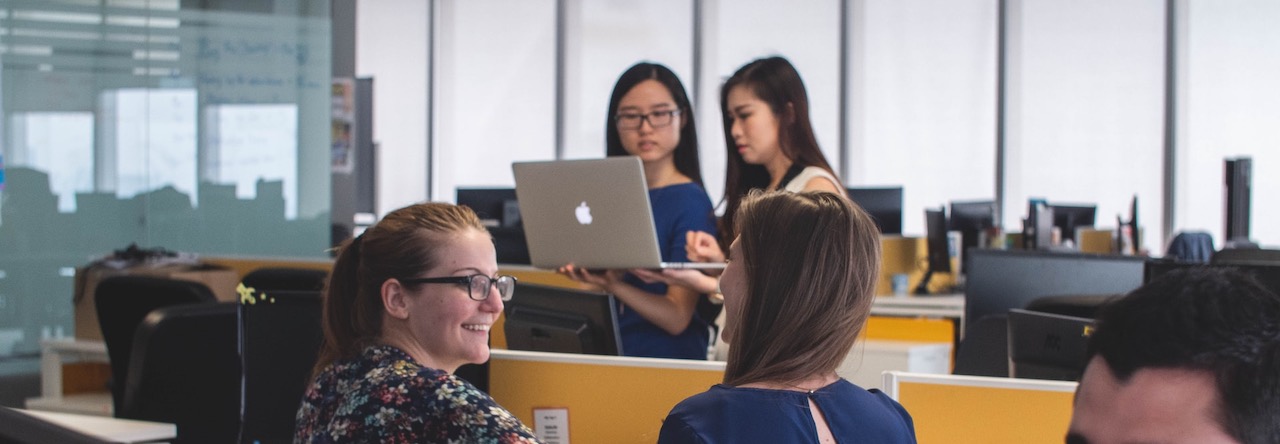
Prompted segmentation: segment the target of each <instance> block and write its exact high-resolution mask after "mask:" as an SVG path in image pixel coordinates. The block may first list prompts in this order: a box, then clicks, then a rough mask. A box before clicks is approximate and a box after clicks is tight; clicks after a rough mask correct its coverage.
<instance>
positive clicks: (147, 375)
mask: <svg viewBox="0 0 1280 444" xmlns="http://www.w3.org/2000/svg"><path fill="white" fill-rule="evenodd" d="M133 347H134V353H133V355H132V356H131V358H130V360H129V379H128V380H127V382H126V383H125V389H124V402H123V407H122V408H121V410H119V411H117V412H116V416H117V417H121V418H129V419H141V420H145V421H157V422H167V423H172V424H176V425H177V426H178V439H176V440H174V442H175V443H203V442H210V443H229V442H235V440H236V433H237V431H238V430H239V429H240V425H239V422H240V420H239V417H240V360H239V356H238V354H237V350H236V347H237V344H236V304H232V303H217V304H191V305H180V306H174V307H166V308H161V309H159V310H155V311H153V312H151V314H149V315H147V317H146V319H144V320H143V322H142V324H141V325H139V326H138V332H137V335H136V336H135V338H134V343H133Z"/></svg>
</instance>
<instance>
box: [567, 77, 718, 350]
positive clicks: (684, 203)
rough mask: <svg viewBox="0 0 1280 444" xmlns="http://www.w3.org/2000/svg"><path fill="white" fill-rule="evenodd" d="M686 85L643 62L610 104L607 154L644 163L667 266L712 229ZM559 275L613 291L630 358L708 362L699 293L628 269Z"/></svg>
mask: <svg viewBox="0 0 1280 444" xmlns="http://www.w3.org/2000/svg"><path fill="white" fill-rule="evenodd" d="M695 127H696V125H694V122H693V110H692V108H691V106H690V103H689V97H688V95H686V94H685V90H684V86H683V85H681V84H680V79H679V78H678V77H676V75H675V73H673V72H671V70H670V69H668V68H667V67H665V66H662V65H658V64H653V63H638V64H636V65H635V66H632V67H631V68H630V69H628V70H627V71H626V72H624V73H623V74H622V76H621V77H620V78H619V79H618V83H617V84H616V85H615V86H614V88H613V95H612V97H611V98H610V99H609V116H608V120H607V121H606V137H605V140H606V144H607V146H608V155H610V156H627V155H630V156H636V157H639V158H640V160H641V162H642V163H643V164H644V174H645V182H646V184H647V185H648V186H649V203H650V205H652V206H653V219H654V227H655V228H656V230H657V234H658V243H659V250H661V253H662V260H663V261H665V262H687V261H688V260H687V257H686V255H685V238H686V233H688V232H691V231H706V230H714V229H715V222H714V213H713V209H712V207H711V198H710V197H708V196H707V192H706V190H704V189H703V188H702V173H701V169H700V167H699V163H698V138H697V133H696V130H695ZM560 272H561V273H563V274H565V275H566V276H568V277H570V278H572V279H574V280H576V281H579V282H586V283H590V284H594V285H596V286H598V287H600V288H601V289H603V290H604V291H607V292H609V293H613V294H614V295H616V296H617V297H618V300H619V301H621V302H622V303H621V304H619V310H620V312H619V313H618V324H619V325H618V329H619V331H620V333H621V335H622V352H623V354H625V355H627V356H646V357H659V358H683V359H706V357H707V342H708V339H709V336H710V335H709V333H708V329H707V326H708V320H706V319H703V318H702V317H701V316H698V314H697V310H696V307H697V306H698V301H699V299H700V298H701V297H702V295H700V294H698V293H696V292H694V291H693V290H690V289H688V288H685V287H680V286H668V285H666V284H664V283H661V282H651V283H646V282H644V281H642V280H640V279H639V278H637V277H636V276H635V275H634V274H632V273H628V272H626V271H625V270H610V271H607V272H605V273H599V274H595V273H588V272H587V271H586V270H583V269H580V268H577V267H574V266H573V265H572V264H570V265H566V266H564V267H561V268H560Z"/></svg>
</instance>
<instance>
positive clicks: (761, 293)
mask: <svg viewBox="0 0 1280 444" xmlns="http://www.w3.org/2000/svg"><path fill="white" fill-rule="evenodd" d="M737 216H738V217H737V223H738V227H737V228H738V230H737V232H738V233H739V234H738V237H737V239H735V240H734V241H733V243H732V244H731V245H730V247H729V264H728V267H726V268H725V270H724V274H722V275H721V277H720V290H721V293H722V294H723V295H724V307H725V308H724V309H725V314H726V323H725V328H724V331H723V333H721V336H722V337H723V338H724V339H725V341H727V342H728V343H729V359H728V363H727V364H726V366H725V376H724V383H722V384H717V385H715V386H713V387H711V389H710V390H708V391H706V392H704V393H701V394H698V395H694V396H692V397H690V398H688V399H685V400H684V401H682V402H681V403H680V404H678V405H676V407H675V408H674V409H672V410H671V413H670V414H668V415H667V419H666V420H665V421H664V422H663V424H662V431H661V432H660V434H659V437H658V442H659V443H664V444H671V443H739V442H770V443H774V442H778V443H817V442H821V443H828V442H840V443H852V442H874V443H881V444H884V443H889V444H892V443H914V442H915V430H914V426H913V425H912V422H911V415H909V414H908V413H907V411H906V410H904V409H903V408H902V406H901V405H899V404H898V403H897V402H895V401H893V400H892V399H889V397H888V396H885V395H884V394H883V393H881V392H880V391H879V390H875V389H872V390H865V389H862V388H860V387H858V386H856V385H854V384H852V383H850V382H849V381H846V380H844V379H841V378H840V377H839V376H837V375H836V368H837V367H838V366H839V365H840V363H841V362H843V361H844V358H845V355H847V354H848V353H849V350H850V349H851V348H853V344H854V341H855V340H856V339H857V336H858V332H859V331H861V330H862V327H863V325H865V324H866V321H867V316H868V315H869V313H870V312H871V301H872V298H873V297H874V291H875V286H876V279H877V277H878V274H879V269H880V233H879V231H878V230H877V229H876V226H875V223H874V222H872V220H871V217H870V216H868V215H867V213H866V212H865V211H863V210H862V209H861V208H858V206H857V205H856V204H853V203H851V202H849V200H848V199H845V198H843V197H841V196H838V195H836V194H833V193H827V192H802V193H798V194H793V193H785V192H770V193H761V192H758V191H757V192H752V193H751V194H750V195H748V197H746V198H745V199H744V200H743V202H742V205H741V207H740V208H739V210H738V214H737Z"/></svg>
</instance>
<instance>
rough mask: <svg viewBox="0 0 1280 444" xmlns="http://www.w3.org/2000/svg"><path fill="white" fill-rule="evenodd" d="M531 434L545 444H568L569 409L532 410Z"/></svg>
mask: <svg viewBox="0 0 1280 444" xmlns="http://www.w3.org/2000/svg"><path fill="white" fill-rule="evenodd" d="M533 434H534V435H537V437H538V439H539V440H541V441H542V442H544V443H546V444H569V409H567V408H563V407H555V408H534V409H533Z"/></svg>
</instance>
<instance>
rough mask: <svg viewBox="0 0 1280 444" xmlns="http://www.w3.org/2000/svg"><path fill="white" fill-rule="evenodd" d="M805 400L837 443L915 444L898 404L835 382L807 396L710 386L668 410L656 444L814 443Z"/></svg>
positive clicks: (911, 428) (908, 417)
mask: <svg viewBox="0 0 1280 444" xmlns="http://www.w3.org/2000/svg"><path fill="white" fill-rule="evenodd" d="M810 396H812V397H813V400H814V402H815V403H817V404H818V409H819V410H821V411H822V413H823V415H824V416H826V419H827V425H828V426H829V427H830V428H831V434H832V435H833V436H835V438H836V441H838V442H841V443H863V442H866V443H877V444H897V443H907V444H910V443H915V442H916V433H915V426H914V425H912V423H911V415H910V414H908V413H907V411H906V410H904V409H903V408H902V405H900V404H898V403H897V402H895V401H894V400H892V399H889V397H888V396H885V394H884V393H881V392H880V391H879V390H874V389H873V390H869V391H868V390H864V389H862V388H861V387H858V386H856V385H853V383H851V382H849V381H846V380H844V379H840V380H838V381H836V382H834V383H831V384H830V385H828V386H826V387H823V388H821V389H819V390H817V391H815V392H814V393H813V394H812V395H810V394H807V393H803V392H797V391H790V390H770V389H757V388H740V387H731V386H727V385H724V384H716V385H714V386H712V387H711V389H710V390H707V391H706V392H703V393H700V394H697V395H694V396H691V397H689V398H688V399H685V400H684V401H681V402H680V404H677V405H676V407H675V408H674V409H671V413H670V414H668V415H667V419H666V420H665V421H663V423H662V431H661V432H660V433H659V435H658V443H660V444H681V443H699V444H702V443H705V444H713V443H816V442H818V430H817V428H816V427H815V426H814V422H813V414H812V412H811V411H810V410H809V399H808V398H809V397H810Z"/></svg>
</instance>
